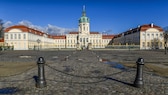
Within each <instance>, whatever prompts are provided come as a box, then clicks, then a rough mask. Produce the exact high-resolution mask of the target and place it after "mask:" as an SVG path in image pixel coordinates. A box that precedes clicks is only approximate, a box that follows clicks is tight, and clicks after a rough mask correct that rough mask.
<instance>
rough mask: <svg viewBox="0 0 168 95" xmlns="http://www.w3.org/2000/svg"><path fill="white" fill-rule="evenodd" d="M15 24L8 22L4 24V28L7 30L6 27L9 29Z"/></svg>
mask: <svg viewBox="0 0 168 95" xmlns="http://www.w3.org/2000/svg"><path fill="white" fill-rule="evenodd" d="M12 25H13V23H12V22H11V21H6V22H4V24H3V26H4V27H5V28H6V27H9V26H12Z"/></svg>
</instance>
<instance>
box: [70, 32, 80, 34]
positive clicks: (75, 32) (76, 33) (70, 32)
mask: <svg viewBox="0 0 168 95" xmlns="http://www.w3.org/2000/svg"><path fill="white" fill-rule="evenodd" d="M69 34H78V32H69Z"/></svg>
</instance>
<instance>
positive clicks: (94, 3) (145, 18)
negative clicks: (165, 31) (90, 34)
mask: <svg viewBox="0 0 168 95" xmlns="http://www.w3.org/2000/svg"><path fill="white" fill-rule="evenodd" d="M83 5H85V6H86V14H87V16H88V17H89V18H90V26H91V31H98V32H103V31H109V33H108V34H117V33H121V32H124V31H126V30H129V29H130V28H135V27H137V26H138V25H143V24H149V23H154V24H156V25H158V26H161V27H165V26H168V13H167V12H168V0H0V19H2V20H3V21H4V22H7V21H11V22H12V23H13V24H17V23H18V22H20V21H23V20H27V21H29V22H31V23H32V24H34V25H38V26H41V27H45V26H47V25H48V24H51V25H55V26H59V27H62V28H69V29H71V28H78V19H79V18H80V17H81V14H82V7H83Z"/></svg>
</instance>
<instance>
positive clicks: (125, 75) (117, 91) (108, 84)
mask: <svg viewBox="0 0 168 95" xmlns="http://www.w3.org/2000/svg"><path fill="white" fill-rule="evenodd" d="M40 55H41V54H40ZM44 55H45V56H46V55H47V54H44ZM99 56H100V55H99V54H98V53H96V52H94V51H71V52H68V53H61V52H55V54H52V57H47V56H46V57H45V60H46V63H50V64H46V66H45V75H46V81H47V87H45V88H36V87H35V84H36V82H35V79H36V77H37V71H38V70H37V67H34V68H32V69H30V70H28V71H26V72H24V73H22V74H19V75H15V76H10V77H1V78H0V93H1V94H2V93H10V94H9V95H168V79H167V78H165V77H161V76H156V75H154V74H153V73H151V72H147V71H144V87H143V88H135V87H133V86H132V84H133V82H134V79H135V74H136V70H135V69H134V68H126V70H123V69H118V68H113V67H112V66H111V65H110V64H105V63H104V62H100V61H99V59H100V57H99ZM5 91H6V92H5ZM6 95H8V94H6Z"/></svg>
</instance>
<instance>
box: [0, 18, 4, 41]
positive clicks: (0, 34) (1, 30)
mask: <svg viewBox="0 0 168 95" xmlns="http://www.w3.org/2000/svg"><path fill="white" fill-rule="evenodd" d="M3 36H4V27H3V21H2V20H1V19H0V38H3Z"/></svg>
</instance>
